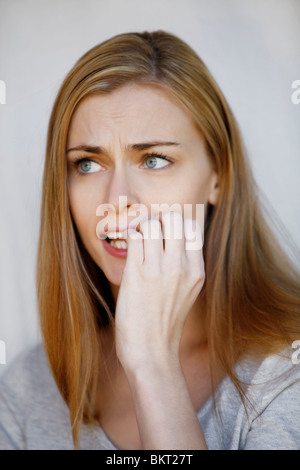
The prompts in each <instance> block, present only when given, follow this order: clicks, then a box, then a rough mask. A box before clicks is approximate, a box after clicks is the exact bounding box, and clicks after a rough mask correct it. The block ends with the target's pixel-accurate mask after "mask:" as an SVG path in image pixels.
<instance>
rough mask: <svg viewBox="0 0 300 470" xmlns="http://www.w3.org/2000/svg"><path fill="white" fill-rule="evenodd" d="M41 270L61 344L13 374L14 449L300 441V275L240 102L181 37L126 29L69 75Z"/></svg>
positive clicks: (47, 323)
mask: <svg viewBox="0 0 300 470" xmlns="http://www.w3.org/2000/svg"><path fill="white" fill-rule="evenodd" d="M121 198H122V199H121ZM120 201H122V204H120ZM124 201H125V203H124ZM200 205H201V207H203V208H204V211H203V212H201V214H204V217H205V219H204V225H203V227H202V231H203V232H204V244H203V249H202V243H200V244H199V243H198V244H196V246H195V248H194V249H188V242H189V241H190V240H191V236H192V235H193V234H195V233H199V229H200V230H201V220H200V219H201V217H199V213H198V212H197V208H198V207H199V206H200ZM174 207H175V208H176V209H175V210H174ZM185 207H189V208H191V211H189V213H188V214H187V213H186V211H184V210H181V209H184V208H185ZM158 208H159V209H158ZM160 209H161V210H160ZM138 210H140V212H139V211H138ZM137 213H139V214H142V215H141V217H140V218H138V223H137V219H136V214H137ZM102 222H105V223H102ZM196 229H198V232H195V230H196ZM175 231H176V233H177V235H179V236H174V233H175ZM153 233H155V234H156V236H155V237H154V236H153ZM151 234H152V235H151ZM37 284H38V302H39V313H40V320H41V329H42V333H43V340H44V341H43V347H39V348H37V349H35V350H34V351H32V352H31V353H30V354H29V356H26V358H25V359H23V360H22V361H20V362H19V363H18V364H16V365H14V366H13V367H12V369H11V370H10V371H9V372H8V373H7V374H6V375H5V377H4V378H3V379H2V381H1V401H0V410H1V423H0V447H1V448H13V449H16V448H21V449H57V448H58V449H71V448H74V447H75V448H80V449H172V450H176V449H181V450H189V449H258V448H260V449H279V448H283V449H299V448H300V422H299V414H300V401H299V399H298V397H299V393H300V383H299V379H300V370H299V366H298V365H297V364H296V362H297V361H293V360H292V358H293V349H292V345H293V342H294V341H295V340H297V339H300V307H299V306H300V288H299V287H300V284H299V273H298V272H297V269H296V268H295V267H293V266H292V263H291V262H290V261H289V259H288V257H287V256H285V254H284V253H283V251H282V250H281V249H280V247H279V245H278V243H277V242H276V239H275V237H274V236H273V235H272V233H271V230H270V229H269V228H268V224H267V223H266V218H265V216H264V214H263V211H262V205H261V202H260V200H259V198H258V195H257V189H256V186H255V183H254V181H253V177H252V174H251V171H250V169H249V166H248V163H247V159H246V156H245V152H244V149H243V146H242V142H241V138H240V135H239V131H238V127H237V124H236V122H235V119H234V117H233V115H232V112H231V111H230V108H229V106H228V104H227V103H226V101H225V99H224V97H223V95H222V93H221V91H220V90H219V88H218V86H217V85H216V83H215V81H214V80H213V78H212V77H211V75H210V73H209V71H208V70H207V68H206V67H205V65H204V64H203V62H202V61H201V60H200V59H199V57H198V56H197V55H196V54H195V52H194V51H193V50H191V49H190V47H189V46H187V45H186V44H185V43H184V42H182V41H181V40H180V39H178V38H176V37H174V36H173V35H170V34H167V33H165V32H163V31H158V32H154V33H143V34H140V33H132V34H123V35H119V36H116V37H114V38H112V39H110V40H107V41H105V42H104V43H102V44H100V45H98V46H96V47H94V48H93V49H92V50H90V51H89V52H87V53H86V54H85V55H84V56H83V57H82V58H81V59H80V60H79V61H78V63H77V64H76V65H75V66H74V68H73V69H72V70H71V71H70V73H69V74H68V76H67V77H66V79H65V81H64V83H63V85H62V87H61V89H60V91H59V94H58V97H57V99H56V102H55V105H54V108H53V112H52V116H51V120H50V125H49V134H48V144H47V155H46V162H45V170H44V181H43V199H42V211H41V230H40V242H39V251H38V269H37Z"/></svg>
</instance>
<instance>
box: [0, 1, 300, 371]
mask: <svg viewBox="0 0 300 470" xmlns="http://www.w3.org/2000/svg"><path fill="white" fill-rule="evenodd" d="M156 29H165V30H167V31H169V32H171V33H175V34H177V35H178V36H180V37H181V38H182V39H184V40H185V41H186V42H188V43H189V44H190V45H191V46H192V47H193V48H194V49H195V50H196V51H197V52H198V54H199V55H200V56H201V58H202V59H203V60H204V61H205V63H206V64H207V66H208V68H209V69H210V70H211V72H212V73H213V75H214V76H215V78H216V80H217V82H218V83H219V85H220V87H221V89H222V90H223V92H224V94H225V96H226V98H227V100H228V101H229V103H230V105H231V107H232V109H233V111H234V113H235V115H236V117H237V119H238V121H239V123H240V127H241V131H242V135H243V137H244V141H245V144H246V147H247V148H248V154H249V157H250V160H251V163H252V167H253V171H254V174H255V177H256V180H257V182H258V185H259V186H260V188H261V189H262V191H263V193H264V194H265V196H266V197H267V199H268V200H269V201H270V203H271V204H272V206H273V207H274V209H275V211H276V212H277V214H278V215H279V217H280V219H281V220H282V222H283V223H284V225H285V226H286V228H287V230H288V231H289V232H290V234H291V236H292V237H293V239H294V241H295V243H296V245H298V247H299V246H300V204H299V201H300V184H299V182H300V158H299V149H300V131H299V129H300V104H293V102H292V99H291V97H292V93H293V91H294V90H293V89H292V83H293V82H294V81H295V80H299V79H300V41H299V39H300V2H299V1H298V0H182V1H181V0H149V1H144V0H84V1H82V0H44V1H43V0H22V1H21V0H0V80H2V81H3V82H4V84H5V85H6V91H5V98H6V100H5V104H4V100H3V99H2V100H1V96H0V155H1V171H0V216H1V230H0V263H1V264H0V266H1V268H0V269H1V270H0V279H1V283H0V341H2V343H1V345H2V356H3V342H4V344H5V346H6V347H5V355H6V357H5V359H6V365H4V364H1V362H3V360H2V361H1V358H0V374H1V373H3V371H4V370H6V368H7V367H8V365H9V364H10V363H11V362H12V360H13V359H14V357H15V356H16V355H17V354H19V353H23V351H25V349H28V348H29V347H31V346H33V345H34V344H35V343H36V342H37V341H39V340H40V338H39V327H38V320H37V310H36V293H35V264H36V251H37V240H38V230H39V211H40V197H41V178H42V171H43V162H44V153H45V142H46V132H47V125H48V120H49V115H50V112H51V107H52V104H53V101H54V98H55V96H56V93H57V91H58V88H59V86H60V84H61V82H62V80H63V78H64V76H65V75H66V73H67V72H68V71H69V69H70V68H71V67H72V65H73V64H74V62H75V61H76V60H77V59H78V58H79V57H80V56H81V55H82V54H83V53H84V52H86V51H87V50H88V49H89V48H91V47H92V46H94V45H95V44H97V43H99V42H101V41H103V40H105V39H107V38H109V37H111V36H113V35H115V34H119V33H123V32H128V31H144V30H150V31H151V30H156ZM2 91H3V88H2ZM2 359H3V358H2Z"/></svg>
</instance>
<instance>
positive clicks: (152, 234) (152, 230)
mask: <svg viewBox="0 0 300 470" xmlns="http://www.w3.org/2000/svg"><path fill="white" fill-rule="evenodd" d="M140 230H141V233H142V235H143V240H144V259H145V261H147V260H149V261H151V262H152V263H154V262H155V260H158V259H160V257H161V255H162V254H163V236H162V229H161V223H160V221H159V220H158V219H155V218H154V219H147V220H145V221H144V222H142V223H141V224H140Z"/></svg>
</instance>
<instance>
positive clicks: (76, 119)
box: [69, 84, 196, 145]
mask: <svg viewBox="0 0 300 470" xmlns="http://www.w3.org/2000/svg"><path fill="white" fill-rule="evenodd" d="M195 131H196V129H195V125H194V121H193V119H192V116H191V115H190V113H189V112H188V111H187V110H186V109H185V108H184V106H183V105H182V104H181V103H180V102H179V101H178V100H177V99H176V98H175V97H174V96H172V95H171V93H170V92H168V91H167V90H164V89H162V88H161V87H157V86H149V85H140V84H130V85H126V86H123V87H121V88H119V89H117V90H115V91H113V92H110V93H108V94H105V95H102V94H101V95H100V94H99V95H90V96H88V97H86V98H85V99H83V100H82V101H81V102H80V103H79V105H78V107H77V108H76V110H75V112H74V115H73V118H72V120H71V124H70V130H69V139H70V141H69V144H70V145H75V144H77V143H78V142H77V140H78V138H79V139H84V138H94V139H95V138H96V139H97V138H99V135H100V134H101V137H102V138H104V139H105V138H107V139H109V138H111V137H112V136H119V137H120V138H124V139H126V140H127V139H129V141H131V140H132V139H133V140H132V143H133V141H134V142H135V141H148V140H153V139H154V140H157V139H164V140H165V139H167V140H171V141H177V140H180V138H181V139H182V140H183V141H185V140H187V139H190V138H191V134H193V133H195ZM141 139H142V140H141ZM129 141H128V142H127V143H129ZM130 143H131V142H130Z"/></svg>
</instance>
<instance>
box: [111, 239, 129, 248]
mask: <svg viewBox="0 0 300 470" xmlns="http://www.w3.org/2000/svg"><path fill="white" fill-rule="evenodd" d="M109 243H110V245H111V246H114V247H115V248H119V249H120V250H127V241H125V240H110V241H109Z"/></svg>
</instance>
